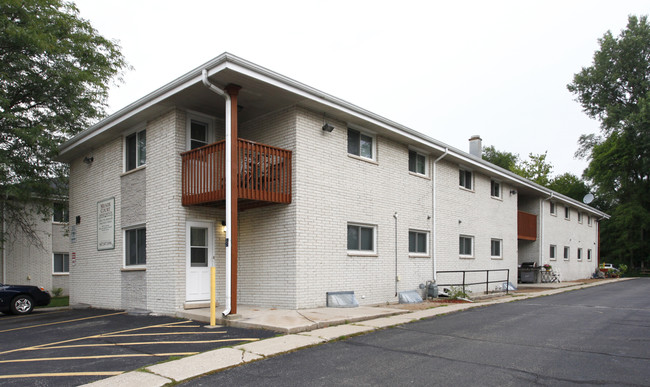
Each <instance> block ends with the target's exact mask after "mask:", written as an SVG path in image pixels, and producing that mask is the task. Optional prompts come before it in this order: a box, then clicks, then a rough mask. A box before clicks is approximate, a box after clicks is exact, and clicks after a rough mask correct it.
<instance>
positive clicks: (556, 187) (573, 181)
mask: <svg viewBox="0 0 650 387" xmlns="http://www.w3.org/2000/svg"><path fill="white" fill-rule="evenodd" d="M548 188H550V189H552V190H553V191H555V192H559V193H561V194H562V195H565V196H568V197H570V198H572V199H575V200H578V201H582V199H583V198H584V197H585V195H586V194H588V193H589V187H588V186H587V184H586V183H585V182H584V180H582V179H580V178H579V177H578V176H576V175H574V174H572V173H569V172H567V173H563V174H562V175H559V176H556V177H554V178H553V179H552V180H551V181H550V183H549V184H548Z"/></svg>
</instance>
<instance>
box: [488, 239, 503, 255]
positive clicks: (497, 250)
mask: <svg viewBox="0 0 650 387" xmlns="http://www.w3.org/2000/svg"><path fill="white" fill-rule="evenodd" d="M502 243H503V242H502V241H501V239H492V240H491V242H490V256H491V257H492V258H501V244H502Z"/></svg>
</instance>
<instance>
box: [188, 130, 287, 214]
mask: <svg viewBox="0 0 650 387" xmlns="http://www.w3.org/2000/svg"><path fill="white" fill-rule="evenodd" d="M181 158H182V162H183V177H182V179H183V184H182V186H183V188H182V203H183V205H184V206H191V205H198V204H217V203H218V202H220V201H223V200H225V199H226V145H225V141H219V142H216V143H213V144H209V145H206V146H203V147H200V148H196V149H192V150H190V151H187V152H183V153H181ZM235 160H238V165H239V166H238V168H237V171H238V172H237V176H233V179H237V187H238V193H239V194H238V196H239V199H242V200H250V201H256V202H268V203H291V151H289V150H286V149H281V148H276V147H272V146H269V145H264V144H258V143H256V142H253V141H248V140H243V139H241V138H240V139H238V140H237V154H236V155H233V162H236V161H235Z"/></svg>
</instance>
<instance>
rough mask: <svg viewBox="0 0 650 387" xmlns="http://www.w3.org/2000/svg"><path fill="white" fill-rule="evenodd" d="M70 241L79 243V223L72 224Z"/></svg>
mask: <svg viewBox="0 0 650 387" xmlns="http://www.w3.org/2000/svg"><path fill="white" fill-rule="evenodd" d="M70 243H77V225H76V224H73V225H71V226H70Z"/></svg>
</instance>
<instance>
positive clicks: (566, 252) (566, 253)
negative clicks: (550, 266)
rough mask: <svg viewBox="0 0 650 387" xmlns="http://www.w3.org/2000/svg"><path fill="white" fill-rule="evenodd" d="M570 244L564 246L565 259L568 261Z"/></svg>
mask: <svg viewBox="0 0 650 387" xmlns="http://www.w3.org/2000/svg"><path fill="white" fill-rule="evenodd" d="M570 252H571V251H570V250H569V246H564V260H565V261H568V260H569V256H570Z"/></svg>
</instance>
